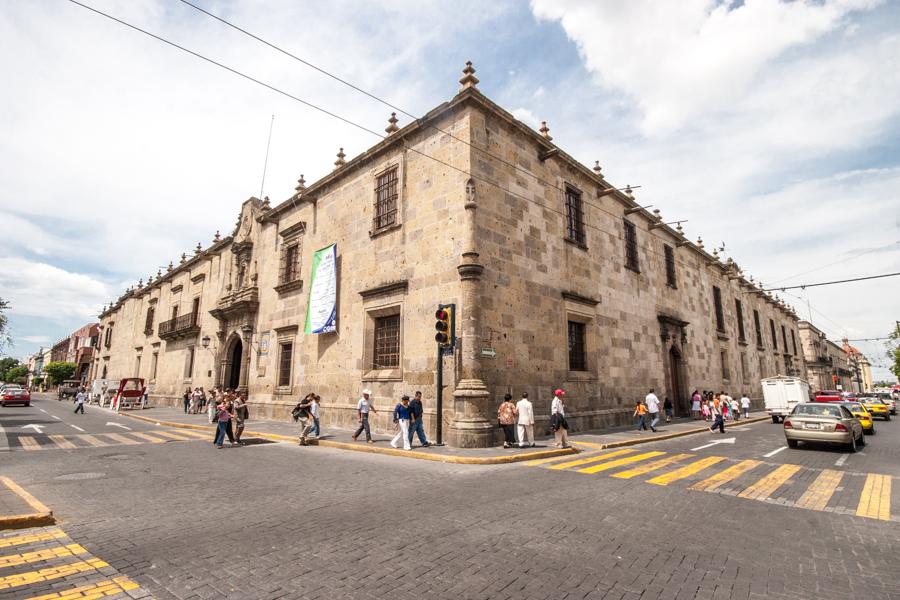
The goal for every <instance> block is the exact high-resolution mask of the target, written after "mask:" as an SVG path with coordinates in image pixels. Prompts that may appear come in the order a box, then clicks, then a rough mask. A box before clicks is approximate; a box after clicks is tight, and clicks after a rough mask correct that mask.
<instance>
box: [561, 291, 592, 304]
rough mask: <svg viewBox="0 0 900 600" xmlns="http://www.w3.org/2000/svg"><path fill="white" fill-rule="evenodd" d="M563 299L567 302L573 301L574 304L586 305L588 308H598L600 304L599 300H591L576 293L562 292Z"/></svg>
mask: <svg viewBox="0 0 900 600" xmlns="http://www.w3.org/2000/svg"><path fill="white" fill-rule="evenodd" d="M562 297H563V298H564V299H566V300H571V301H572V302H577V303H579V304H586V305H588V306H597V305H598V304H600V301H599V300H595V299H593V298H589V297H587V296H582V295H581V294H578V293H576V292H567V291H563V292H562Z"/></svg>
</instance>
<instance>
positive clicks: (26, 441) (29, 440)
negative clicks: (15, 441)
mask: <svg viewBox="0 0 900 600" xmlns="http://www.w3.org/2000/svg"><path fill="white" fill-rule="evenodd" d="M19 443H20V444H22V447H23V448H25V449H26V450H40V449H41V445H40V444H38V443H37V440H35V439H34V438H33V437H31V436H30V435H20V436H19Z"/></svg>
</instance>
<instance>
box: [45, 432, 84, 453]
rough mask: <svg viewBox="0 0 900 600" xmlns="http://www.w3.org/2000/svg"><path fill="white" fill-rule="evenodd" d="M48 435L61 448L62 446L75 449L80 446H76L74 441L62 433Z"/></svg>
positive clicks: (66, 448)
mask: <svg viewBox="0 0 900 600" xmlns="http://www.w3.org/2000/svg"><path fill="white" fill-rule="evenodd" d="M47 437H48V438H50V441H51V442H53V443H54V444H56V445H57V446H58V447H59V448H62V449H63V450H74V449H76V448H78V446H76V445H75V444H73V443H72V442H70V441H69V440H67V439H66V438H64V437H63V436H61V435H48V436H47Z"/></svg>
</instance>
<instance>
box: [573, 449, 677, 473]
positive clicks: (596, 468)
mask: <svg viewBox="0 0 900 600" xmlns="http://www.w3.org/2000/svg"><path fill="white" fill-rule="evenodd" d="M663 454H665V452H645V453H643V454H637V455H635V456H626V457H624V458H617V459H616V460H611V461H609V462H604V463H600V464H599V465H593V466H591V467H585V468H584V469H578V472H579V473H586V474H588V475H591V474H593V473H599V472H600V471H608V470H609V469H615V468H616V467H621V466H623V465H629V464H631V463H636V462H640V461H642V460H647V459H648V458H656V457H657V456H660V455H663Z"/></svg>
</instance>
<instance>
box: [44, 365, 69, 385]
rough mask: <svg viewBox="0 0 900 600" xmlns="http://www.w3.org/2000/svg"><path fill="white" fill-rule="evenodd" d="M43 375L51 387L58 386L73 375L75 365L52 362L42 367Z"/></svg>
mask: <svg viewBox="0 0 900 600" xmlns="http://www.w3.org/2000/svg"><path fill="white" fill-rule="evenodd" d="M44 374H45V375H47V377H49V378H50V383H51V384H52V385H59V384H60V383H62V382H63V381H65V380H66V379H72V375H74V374H75V363H70V362H62V361H54V362H51V363H47V364H46V365H44Z"/></svg>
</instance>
